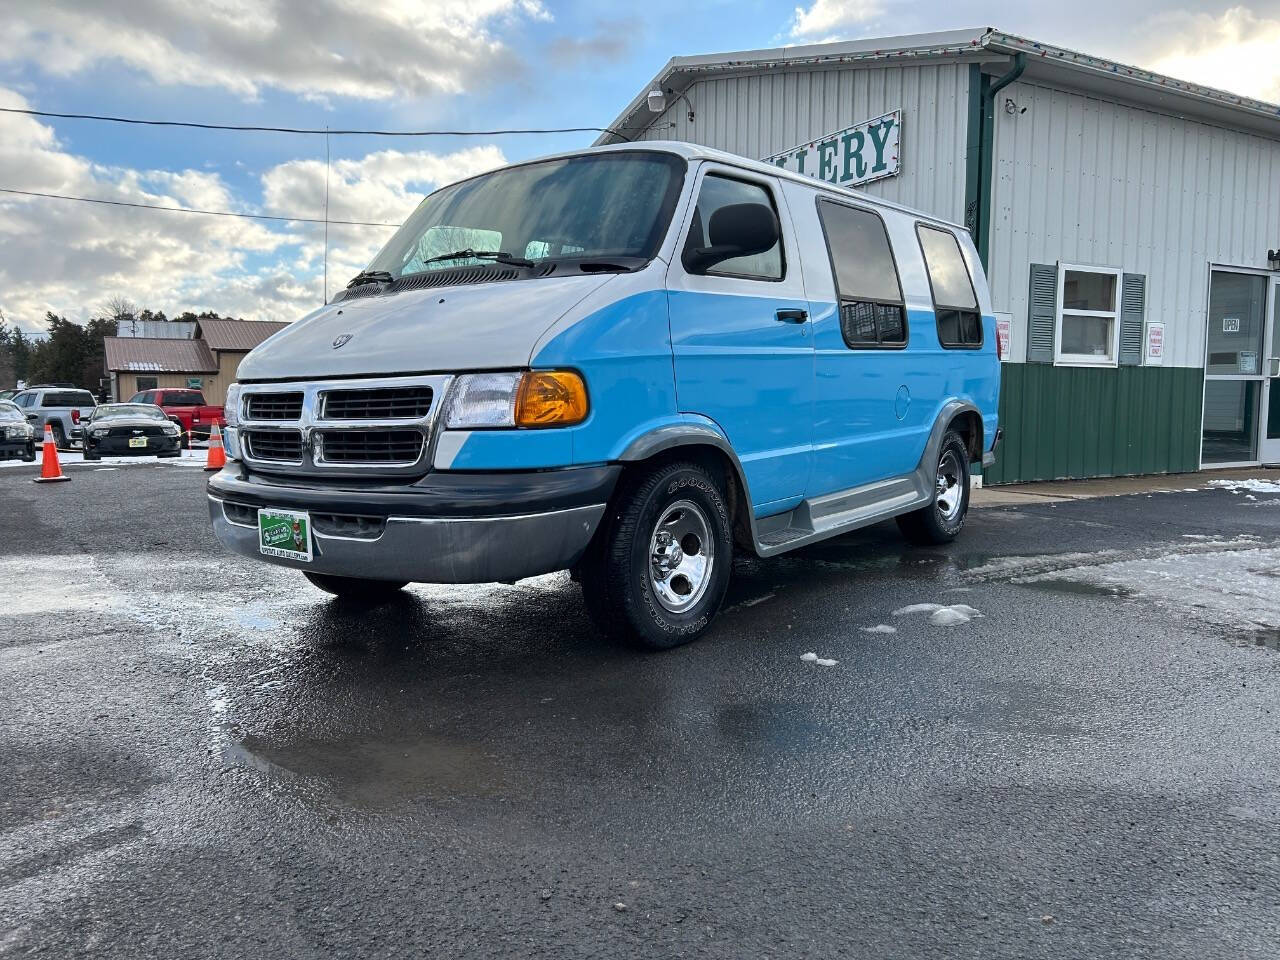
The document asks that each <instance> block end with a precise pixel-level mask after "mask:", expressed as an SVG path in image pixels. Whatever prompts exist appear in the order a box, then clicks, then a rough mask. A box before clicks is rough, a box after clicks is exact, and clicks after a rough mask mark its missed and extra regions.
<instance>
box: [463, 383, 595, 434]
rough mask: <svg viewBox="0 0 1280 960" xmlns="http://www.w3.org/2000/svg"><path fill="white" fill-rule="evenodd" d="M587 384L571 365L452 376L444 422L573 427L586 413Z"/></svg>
mask: <svg viewBox="0 0 1280 960" xmlns="http://www.w3.org/2000/svg"><path fill="white" fill-rule="evenodd" d="M588 409H589V405H588V403H587V385H586V384H585V383H584V382H583V380H582V377H581V376H579V375H578V374H577V373H574V372H573V371H572V370H526V371H523V372H516V371H511V372H503V373H467V374H463V375H462V376H460V377H458V378H457V379H456V380H454V382H453V387H452V389H451V390H450V391H449V405H448V407H447V408H446V410H445V418H444V425H445V427H446V428H447V429H449V430H479V429H484V428H486V427H490V428H492V427H569V426H573V425H574V424H575V423H581V422H582V421H583V420H585V419H586V418H587V411H588Z"/></svg>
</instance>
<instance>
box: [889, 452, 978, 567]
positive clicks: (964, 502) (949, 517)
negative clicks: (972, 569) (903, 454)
mask: <svg viewBox="0 0 1280 960" xmlns="http://www.w3.org/2000/svg"><path fill="white" fill-rule="evenodd" d="M936 472H937V480H936V482H935V485H934V491H933V499H932V500H930V501H929V505H928V506H927V507H922V508H920V509H919V510H915V511H913V512H911V513H904V514H902V516H900V517H898V529H899V530H901V531H902V535H903V536H904V537H906V538H907V539H908V540H910V541H911V542H912V543H916V544H920V545H921V546H936V545H939V544H943V543H950V542H951V541H952V540H954V539H955V538H956V537H957V536H958V535H959V533H960V531H961V530H963V529H964V521H965V518H966V517H967V516H968V515H969V449H968V447H966V446H965V442H964V437H962V436H961V435H960V434H958V433H956V431H954V430H948V431H947V432H946V435H945V436H943V438H942V446H941V447H940V448H939V450H938V463H937V464H936ZM944 484H945V485H946V486H945V490H944ZM950 493H955V494H956V495H957V496H958V499H957V500H955V501H954V502H953V501H951V500H950V497H949V494H950ZM953 503H954V505H953ZM944 505H945V506H944Z"/></svg>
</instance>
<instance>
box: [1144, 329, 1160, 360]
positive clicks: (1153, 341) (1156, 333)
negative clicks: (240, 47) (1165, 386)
mask: <svg viewBox="0 0 1280 960" xmlns="http://www.w3.org/2000/svg"><path fill="white" fill-rule="evenodd" d="M1143 363H1145V364H1146V365H1147V366H1150V367H1158V366H1161V365H1162V364H1163V363H1164V324H1163V323H1162V322H1160V321H1158V320H1152V321H1151V322H1150V323H1148V324H1147V351H1146V359H1145V360H1143Z"/></svg>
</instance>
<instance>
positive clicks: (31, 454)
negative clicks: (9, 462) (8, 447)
mask: <svg viewBox="0 0 1280 960" xmlns="http://www.w3.org/2000/svg"><path fill="white" fill-rule="evenodd" d="M22 459H23V461H24V462H26V463H35V462H36V445H35V441H32V442H31V443H28V444H27V449H26V451H25V452H24V453H23V454H22Z"/></svg>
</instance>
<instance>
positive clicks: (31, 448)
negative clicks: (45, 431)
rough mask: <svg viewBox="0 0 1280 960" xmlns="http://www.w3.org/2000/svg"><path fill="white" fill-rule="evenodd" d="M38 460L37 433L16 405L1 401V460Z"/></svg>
mask: <svg viewBox="0 0 1280 960" xmlns="http://www.w3.org/2000/svg"><path fill="white" fill-rule="evenodd" d="M15 457H21V458H22V459H23V460H25V461H27V463H31V462H32V461H34V460H35V458H36V431H35V428H34V427H32V426H31V424H29V423H27V418H26V417H25V416H24V415H23V413H22V410H21V408H20V407H19V406H18V405H17V404H16V403H10V402H9V401H8V400H0V460H12V459H14V458H15Z"/></svg>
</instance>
